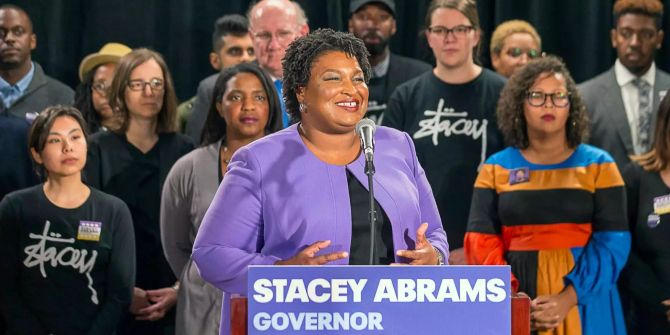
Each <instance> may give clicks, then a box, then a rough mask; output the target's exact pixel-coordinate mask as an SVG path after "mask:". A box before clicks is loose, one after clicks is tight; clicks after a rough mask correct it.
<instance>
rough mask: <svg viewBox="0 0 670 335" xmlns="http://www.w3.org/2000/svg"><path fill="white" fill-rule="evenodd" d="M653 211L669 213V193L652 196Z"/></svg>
mask: <svg viewBox="0 0 670 335" xmlns="http://www.w3.org/2000/svg"><path fill="white" fill-rule="evenodd" d="M654 213H655V214H658V215H663V214H668V213H670V194H668V195H662V196H660V197H656V198H654Z"/></svg>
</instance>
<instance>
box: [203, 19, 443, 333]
mask: <svg viewBox="0 0 670 335" xmlns="http://www.w3.org/2000/svg"><path fill="white" fill-rule="evenodd" d="M283 67H284V78H283V80H284V99H285V101H286V108H287V111H288V113H289V114H290V115H291V118H292V119H293V121H294V122H295V124H293V125H292V126H290V127H288V128H286V129H284V130H282V131H280V132H277V133H275V134H272V135H269V136H266V137H264V138H262V139H260V140H257V141H255V142H253V143H251V144H249V145H247V146H246V147H243V148H241V149H239V150H238V151H237V153H236V154H235V155H234V156H233V158H232V161H231V162H230V164H229V167H228V172H227V173H226V175H225V178H224V179H223V182H222V184H221V186H220V187H219V190H218V192H217V193H216V195H215V197H214V200H213V202H212V205H211V206H210V208H209V210H208V211H207V214H205V217H204V219H203V222H202V225H201V227H200V231H199V232H198V236H197V237H196V240H195V244H194V247H193V259H194V260H195V262H196V264H197V265H198V268H199V269H200V273H201V275H202V277H203V278H204V279H205V280H206V281H208V282H210V283H212V284H213V285H215V286H217V287H219V288H220V289H222V290H223V291H224V292H228V293H237V294H246V285H247V267H248V266H249V265H273V264H274V265H320V264H326V263H329V264H335V265H346V264H351V265H355V264H368V250H369V247H370V229H369V223H368V219H367V216H368V208H369V204H368V197H369V193H368V190H367V185H368V184H367V176H366V175H365V173H364V165H365V157H364V155H361V149H360V145H359V143H360V142H359V138H358V136H357V135H356V133H355V130H354V129H355V126H356V124H357V123H358V121H360V120H361V119H362V118H363V116H364V115H365V112H366V110H367V102H368V88H367V84H366V82H367V81H368V79H369V77H370V73H371V70H370V64H369V63H368V60H367V51H366V49H365V46H364V44H363V42H362V41H361V40H359V39H356V38H354V37H353V36H352V35H350V34H345V33H341V32H335V31H333V30H330V29H320V30H317V31H315V32H313V33H312V34H310V35H307V36H305V37H301V38H299V39H297V40H295V41H294V42H293V43H292V44H291V45H290V47H289V48H288V50H287V51H286V56H285V57H284V61H283ZM375 146H376V149H375V150H376V152H375V166H376V173H375V175H374V190H375V200H376V204H375V205H376V206H375V207H376V210H377V213H378V215H377V217H378V219H377V224H376V226H377V237H376V240H377V243H376V245H375V254H376V255H377V257H376V258H375V259H374V263H375V264H391V263H405V264H412V265H437V264H443V260H444V259H445V258H446V257H448V250H449V247H448V245H447V236H446V233H445V232H444V230H443V229H442V223H441V221H440V216H439V214H438V212H437V206H436V205H435V200H434V198H433V194H432V191H431V189H430V186H429V185H428V182H427V180H426V177H425V174H424V171H423V169H422V168H421V166H420V165H419V163H418V161H417V158H416V155H415V151H414V146H413V144H412V140H411V139H410V137H409V136H408V135H407V134H406V133H402V132H399V131H396V130H393V129H390V128H385V127H379V128H378V129H377V132H376V134H375ZM229 296H230V295H226V298H227V297H229ZM222 313H223V314H222V324H221V334H228V333H229V332H230V330H229V328H230V324H229V323H230V321H229V317H228V316H229V313H230V311H229V300H228V299H224V306H223V311H222Z"/></svg>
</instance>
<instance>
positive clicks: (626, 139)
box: [578, 0, 670, 170]
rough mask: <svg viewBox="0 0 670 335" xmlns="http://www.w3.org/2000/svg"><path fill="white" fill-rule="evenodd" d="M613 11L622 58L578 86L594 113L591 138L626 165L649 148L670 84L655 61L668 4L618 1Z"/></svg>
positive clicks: (614, 35) (615, 44)
mask: <svg viewBox="0 0 670 335" xmlns="http://www.w3.org/2000/svg"><path fill="white" fill-rule="evenodd" d="M613 14H614V24H615V26H614V28H612V31H611V33H610V37H611V40H612V47H614V48H616V52H617V60H616V62H615V63H614V66H613V67H612V68H611V69H609V70H608V71H607V72H605V73H602V74H600V75H598V76H596V77H595V78H593V79H590V80H588V81H587V82H585V83H583V84H581V85H579V87H578V88H579V91H580V93H581V96H582V99H583V100H584V102H585V105H586V109H587V111H588V112H589V115H590V117H591V139H590V143H591V144H593V145H595V146H597V147H600V148H603V149H605V150H607V151H608V152H609V153H610V154H611V155H612V157H614V160H615V161H616V163H617V166H618V167H619V169H620V170H621V169H623V167H624V166H625V165H626V164H627V163H628V162H629V161H630V159H629V156H630V155H640V154H643V153H646V152H647V151H648V150H649V149H650V144H651V143H653V138H652V136H653V129H654V125H655V123H656V114H657V113H656V110H657V109H658V104H659V101H660V100H661V99H663V96H664V95H665V92H666V90H667V89H668V88H670V75H668V74H667V73H665V72H663V71H661V70H659V69H657V68H656V65H655V64H654V56H655V55H656V50H658V49H660V48H661V43H662V42H663V30H662V29H661V24H662V21H663V20H662V19H663V4H662V3H661V2H660V1H658V0H618V1H617V2H616V3H615V4H614V10H613Z"/></svg>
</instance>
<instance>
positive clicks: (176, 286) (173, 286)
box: [170, 281, 179, 292]
mask: <svg viewBox="0 0 670 335" xmlns="http://www.w3.org/2000/svg"><path fill="white" fill-rule="evenodd" d="M170 287H171V288H172V289H173V290H175V291H177V292H179V281H177V282H175V283H174V285H172V286H170Z"/></svg>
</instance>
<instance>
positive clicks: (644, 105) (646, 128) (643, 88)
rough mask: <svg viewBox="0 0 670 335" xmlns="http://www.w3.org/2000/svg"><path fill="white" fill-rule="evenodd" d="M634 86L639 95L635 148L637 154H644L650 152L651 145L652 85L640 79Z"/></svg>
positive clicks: (634, 82)
mask: <svg viewBox="0 0 670 335" xmlns="http://www.w3.org/2000/svg"><path fill="white" fill-rule="evenodd" d="M633 85H634V86H635V87H636V88H637V93H638V101H639V105H638V119H637V120H638V123H637V130H638V135H637V141H636V142H637V143H636V144H637V145H636V146H635V149H636V150H635V153H636V154H643V153H645V152H647V150H649V145H650V144H651V101H650V100H651V99H650V97H649V95H650V94H649V93H650V92H651V85H649V83H647V82H646V81H644V80H643V79H640V78H635V79H634V80H633Z"/></svg>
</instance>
